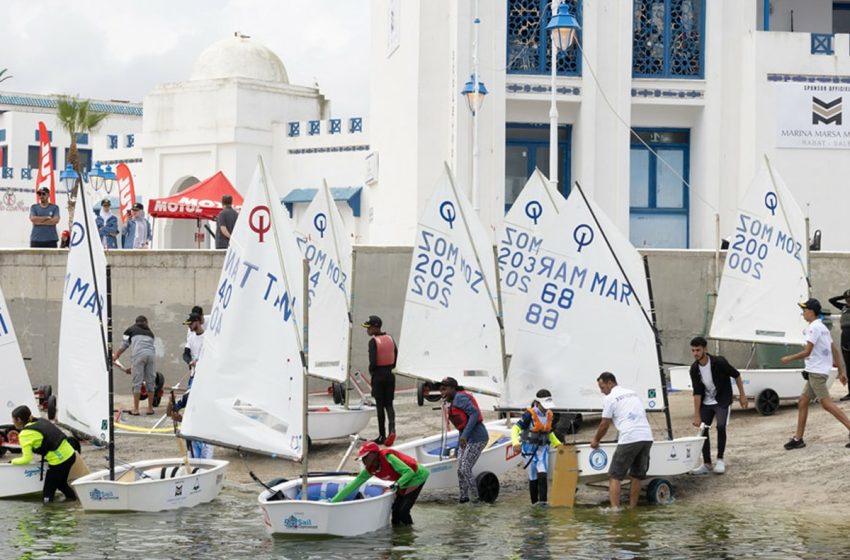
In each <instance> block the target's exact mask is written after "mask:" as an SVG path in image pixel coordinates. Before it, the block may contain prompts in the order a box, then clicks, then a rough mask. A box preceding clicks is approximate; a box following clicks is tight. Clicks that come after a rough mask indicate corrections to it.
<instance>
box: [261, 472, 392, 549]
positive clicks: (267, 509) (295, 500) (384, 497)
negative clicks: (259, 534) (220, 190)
mask: <svg viewBox="0 0 850 560" xmlns="http://www.w3.org/2000/svg"><path fill="white" fill-rule="evenodd" d="M353 479H354V477H351V476H322V477H311V478H309V479H308V481H307V483H308V491H307V497H308V499H307V500H301V499H299V498H300V495H301V486H302V481H301V479H296V480H290V481H288V482H284V483H281V484H278V485H277V486H274V487H273V490H280V491H281V492H283V494H284V495H285V496H286V498H287V499H286V500H279V501H270V500H269V498H270V497H271V496H272V492H270V491H268V490H265V491H263V492H262V493H261V494H260V497H259V498H258V502H259V504H260V508H261V509H262V510H263V523H264V524H265V526H266V529H267V530H268V531H269V532H271V533H273V534H280V535H299V536H303V535H331V536H338V537H352V536H355V535H362V534H364V533H370V532H372V531H377V530H378V529H382V528H383V527H386V526H387V525H389V523H390V513H391V512H392V505H393V501H394V500H395V492H393V491H392V490H390V488H389V487H390V485H391V483H390V482H386V481H383V480H378V479H375V478H372V479H370V480H369V481H367V482H366V483H364V484H363V486H361V487H360V489H359V490H357V492H356V493H355V495H354V496H355V497H354V498H353V499H351V500H350V501H344V502H339V503H336V504H332V503H330V502H328V501H326V500H328V499H330V498H333V497H334V496H335V495H336V493H337V491H338V490H339V489H341V488H342V487H343V486H345V485H346V484H347V483H348V482H350V481H351V480H353Z"/></svg>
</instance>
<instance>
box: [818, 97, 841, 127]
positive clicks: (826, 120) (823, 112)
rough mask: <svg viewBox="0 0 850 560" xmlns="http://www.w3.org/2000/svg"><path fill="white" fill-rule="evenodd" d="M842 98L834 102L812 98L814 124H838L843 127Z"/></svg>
mask: <svg viewBox="0 0 850 560" xmlns="http://www.w3.org/2000/svg"><path fill="white" fill-rule="evenodd" d="M841 101H842V98H841V97H836V98H835V99H833V100H832V101H823V100H821V99H818V98H817V97H814V96H813V97H812V124H819V123H823V124H833V123H834V124H836V125H839V126H840V125H841Z"/></svg>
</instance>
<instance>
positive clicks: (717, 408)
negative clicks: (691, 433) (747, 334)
mask: <svg viewBox="0 0 850 560" xmlns="http://www.w3.org/2000/svg"><path fill="white" fill-rule="evenodd" d="M707 346H708V341H706V340H705V339H704V338H703V337H701V336H697V337H694V338H693V339H692V340H691V355H692V356H693V357H694V363H693V364H691V370H690V374H691V387H693V388H694V426H695V427H697V428H699V427H700V426H701V425H705V428H704V430H703V432H702V435H704V436H705V443H704V444H703V445H702V460H703V464H702V465H700V466H699V467H697V468H696V469H694V470H692V471H691V474H696V475H703V474H708V473H709V472H712V470H713V471H714V474H723V473H725V472H726V463H725V461H724V460H723V454H724V452H725V450H726V425H727V424H728V423H729V415H730V412H731V410H732V379H734V380H735V384H736V385H738V400H739V402H740V403H741V408H747V406H748V404H749V403H748V402H747V395H746V393H745V392H744V382H743V380H742V379H741V374H740V372H739V371H738V370H737V369H735V368H734V367H732V366H731V365H730V364H729V362H728V361H726V358H724V357H723V356H712V355H711V354H709V353H708V352H706V350H705V349H706V347H707ZM715 418H717V462H716V463H715V464H714V469H712V468H711V444H710V442H709V437H708V433H709V431H710V430H711V423H712V422H713V421H714V419H715Z"/></svg>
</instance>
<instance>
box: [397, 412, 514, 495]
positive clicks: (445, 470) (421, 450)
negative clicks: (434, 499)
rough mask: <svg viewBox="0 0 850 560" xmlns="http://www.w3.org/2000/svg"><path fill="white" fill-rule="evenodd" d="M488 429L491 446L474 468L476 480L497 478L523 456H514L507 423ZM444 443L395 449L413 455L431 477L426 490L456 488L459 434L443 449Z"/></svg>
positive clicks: (430, 440)
mask: <svg viewBox="0 0 850 560" xmlns="http://www.w3.org/2000/svg"><path fill="white" fill-rule="evenodd" d="M486 426H487V431H488V432H489V433H490V440H491V443H490V444H489V445H488V446H487V447H486V448H485V449H484V451H482V452H481V456H480V457H479V458H478V461H476V462H475V466H473V467H472V476H473V477H474V478H477V477H478V475H480V474H482V473H487V472H490V473H493V474H495V475H496V476H497V477H498V476H500V475H502V474H504V473H505V472H507V471H508V469H510V468H513V467H516V466H517V465H520V464H521V463H520V460H521V459H522V456H521V455H520V454H519V453H516V452H514V450H513V447H512V446H511V436H510V428H508V427H506V426H505V424H504V422H491V423H489V424H487V425H486ZM442 442H443V436H442V435H435V436H429V437H426V438H422V439H419V440H415V441H411V442H407V443H403V444H399V445H396V446H393V449H395V450H396V451H400V452H402V453H405V454H407V455H410V456H411V457H413V458H415V459H416V461H417V462H418V463H419V464H420V465H423V466H425V467H426V468H427V469H428V470H429V471H430V473H431V475H430V476H429V477H428V481H427V482H426V483H425V488H424V489H423V490H439V489H445V488H457V445H458V433H457V431H452V433H450V434H447V436H446V439H445V444H444V445H443V443H442ZM441 450H442V453H441Z"/></svg>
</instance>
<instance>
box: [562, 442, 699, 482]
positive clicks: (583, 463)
mask: <svg viewBox="0 0 850 560" xmlns="http://www.w3.org/2000/svg"><path fill="white" fill-rule="evenodd" d="M704 441H705V438H704V437H699V436H695V437H683V438H677V439H673V440H662V441H654V442H653V443H652V449H651V450H650V454H649V470H648V471H647V473H646V477H647V478H669V477H672V476H679V475H682V474H687V473H688V472H689V471H691V470H693V469H695V468H697V467H698V466H699V465H701V464H702V445H703V442H704ZM616 449H617V444H616V443H603V444H600V445H599V447H598V448H596V449H593V448H591V447H590V445H589V444H581V445H577V446H576V451H577V452H578V470H579V475H578V478H579V482H581V483H587V482H595V481H599V480H606V479H607V478H608V469H609V467H610V466H611V459H613V457H614V451H615V450H616ZM556 458H557V453H550V454H549V461H550V463H551V464H550V467H554V465H555V460H556ZM549 472H550V473H553V472H554V469H553V468H550V469H549Z"/></svg>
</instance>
